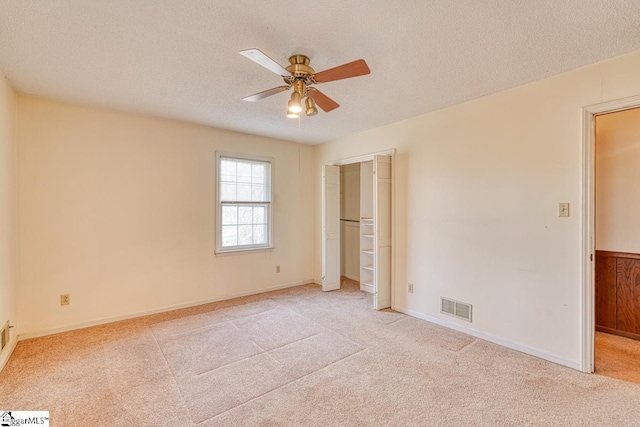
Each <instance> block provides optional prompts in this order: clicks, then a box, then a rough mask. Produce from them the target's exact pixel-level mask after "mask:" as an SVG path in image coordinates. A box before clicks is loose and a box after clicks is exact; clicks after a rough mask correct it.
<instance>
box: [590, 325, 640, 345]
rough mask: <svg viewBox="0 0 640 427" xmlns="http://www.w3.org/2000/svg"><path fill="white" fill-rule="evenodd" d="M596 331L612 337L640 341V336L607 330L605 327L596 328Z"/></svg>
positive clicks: (616, 330) (611, 329)
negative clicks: (616, 336)
mask: <svg viewBox="0 0 640 427" xmlns="http://www.w3.org/2000/svg"><path fill="white" fill-rule="evenodd" d="M596 331H598V332H604V333H607V334H611V335H618V336H621V337H625V338H631V339H632V340H639V341H640V334H634V333H633V332H625V331H621V330H619V329H613V328H605V327H604V326H596Z"/></svg>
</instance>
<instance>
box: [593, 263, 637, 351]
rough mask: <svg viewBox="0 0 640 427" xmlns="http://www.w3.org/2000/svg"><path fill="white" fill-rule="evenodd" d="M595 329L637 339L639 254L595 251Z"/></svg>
mask: <svg viewBox="0 0 640 427" xmlns="http://www.w3.org/2000/svg"><path fill="white" fill-rule="evenodd" d="M595 266H596V271H595V307H594V312H595V323H596V330H599V331H603V332H608V333H615V334H616V335H621V336H624V337H627V338H632V339H636V340H640V254H635V253H627V252H613V251H596V259H595Z"/></svg>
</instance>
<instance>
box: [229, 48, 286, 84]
mask: <svg viewBox="0 0 640 427" xmlns="http://www.w3.org/2000/svg"><path fill="white" fill-rule="evenodd" d="M240 55H242V56H245V57H247V58H249V59H250V60H252V61H253V62H255V63H257V64H260V65H262V66H263V67H264V68H266V69H267V70H271V71H273V72H274V73H276V74H278V75H281V76H283V77H288V76H290V75H291V73H290V72H288V71H287V69H286V68H284V67H283V66H281V65H280V64H278V63H277V62H276V61H274V60H273V59H271V58H269V57H268V56H267V55H265V54H264V53H262V52H261V51H260V50H258V49H245V50H241V51H240Z"/></svg>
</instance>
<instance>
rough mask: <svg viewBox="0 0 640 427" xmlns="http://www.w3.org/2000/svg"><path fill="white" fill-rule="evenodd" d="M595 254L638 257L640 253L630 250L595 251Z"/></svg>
mask: <svg viewBox="0 0 640 427" xmlns="http://www.w3.org/2000/svg"><path fill="white" fill-rule="evenodd" d="M596 256H603V257H614V258H627V259H640V254H634V253H631V252H613V251H596Z"/></svg>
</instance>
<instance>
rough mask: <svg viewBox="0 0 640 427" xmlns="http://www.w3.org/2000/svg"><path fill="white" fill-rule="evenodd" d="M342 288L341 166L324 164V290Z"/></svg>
mask: <svg viewBox="0 0 640 427" xmlns="http://www.w3.org/2000/svg"><path fill="white" fill-rule="evenodd" d="M336 289H340V168H339V167H338V166H329V165H324V166H322V290H323V291H325V292H326V291H333V290H336Z"/></svg>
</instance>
